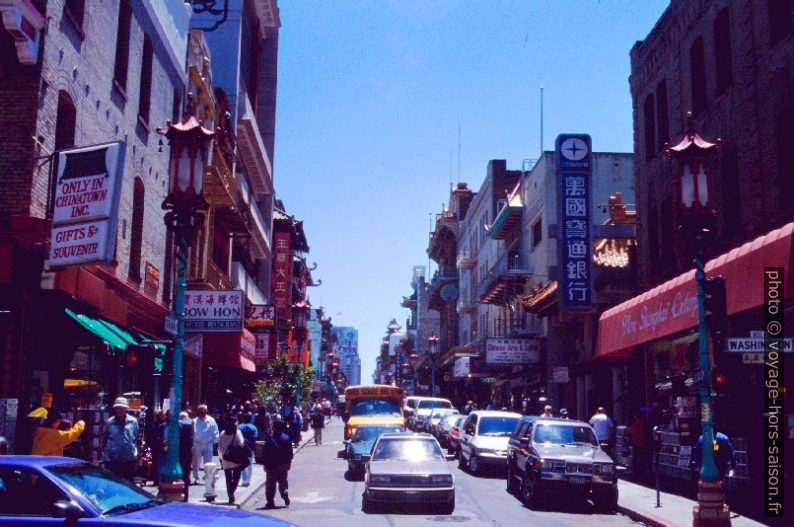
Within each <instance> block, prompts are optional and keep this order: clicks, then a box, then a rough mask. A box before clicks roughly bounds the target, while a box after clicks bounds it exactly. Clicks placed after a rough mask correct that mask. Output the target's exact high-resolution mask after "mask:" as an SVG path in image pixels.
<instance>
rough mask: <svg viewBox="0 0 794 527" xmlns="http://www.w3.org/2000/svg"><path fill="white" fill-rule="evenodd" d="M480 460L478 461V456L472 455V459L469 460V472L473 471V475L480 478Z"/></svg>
mask: <svg viewBox="0 0 794 527" xmlns="http://www.w3.org/2000/svg"><path fill="white" fill-rule="evenodd" d="M481 468H482V467H480V460H479V459H477V456H475V455H474V454H472V455H471V459H469V470H471V473H472V475H474V476H478V475H479V474H480V469H481Z"/></svg>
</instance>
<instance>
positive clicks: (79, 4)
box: [63, 0, 85, 32]
mask: <svg viewBox="0 0 794 527" xmlns="http://www.w3.org/2000/svg"><path fill="white" fill-rule="evenodd" d="M63 15H64V16H65V17H66V18H67V20H69V22H71V23H72V24H74V26H75V27H76V28H77V29H79V30H80V31H81V32H82V29H83V18H84V17H85V0H66V2H65V3H64V4H63Z"/></svg>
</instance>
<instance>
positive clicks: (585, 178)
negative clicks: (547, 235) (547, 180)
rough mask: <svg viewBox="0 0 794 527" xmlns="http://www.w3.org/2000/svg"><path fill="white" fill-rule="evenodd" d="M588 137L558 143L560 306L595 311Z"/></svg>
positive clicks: (577, 136) (563, 137)
mask: <svg viewBox="0 0 794 527" xmlns="http://www.w3.org/2000/svg"><path fill="white" fill-rule="evenodd" d="M591 143H592V142H591V140H590V136H589V135H587V134H560V135H558V136H557V141H556V161H557V162H556V166H557V180H558V187H557V188H558V192H557V195H558V196H559V197H558V200H559V201H558V207H559V213H558V215H559V218H560V222H559V225H560V245H559V255H560V258H559V263H560V267H559V269H560V274H559V277H560V289H559V291H560V292H559V295H560V306H561V307H562V308H563V309H583V310H589V309H592V308H593V272H592V252H593V241H592V239H591V231H592V229H591V226H590V224H591V213H592V211H591V210H590V209H591V205H590V180H591V178H592V172H593V168H592V161H591V152H592V144H591Z"/></svg>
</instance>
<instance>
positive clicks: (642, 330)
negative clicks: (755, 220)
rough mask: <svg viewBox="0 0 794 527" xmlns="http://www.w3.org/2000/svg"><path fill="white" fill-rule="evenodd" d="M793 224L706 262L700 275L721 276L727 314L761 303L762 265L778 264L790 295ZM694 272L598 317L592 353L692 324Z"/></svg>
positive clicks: (793, 290) (619, 349)
mask: <svg viewBox="0 0 794 527" xmlns="http://www.w3.org/2000/svg"><path fill="white" fill-rule="evenodd" d="M793 231H794V223H789V224H788V225H786V226H784V227H782V228H780V229H777V230H774V231H772V232H770V233H769V234H767V235H766V236H761V237H759V238H756V239H755V240H753V241H752V242H748V243H745V244H744V245H742V246H741V247H738V248H736V249H733V250H732V251H730V252H728V253H726V254H723V255H721V256H719V257H717V258H714V259H713V260H710V261H709V262H708V263H706V276H708V277H711V276H722V277H723V278H725V289H726V295H727V304H728V314H729V315H732V314H734V313H740V312H742V311H745V310H747V309H751V308H754V307H758V306H760V305H762V304H763V303H764V267H782V268H783V277H784V279H785V282H784V284H783V287H784V290H783V293H784V298H790V297H791V296H793V295H794V282H793V281H792V279H791V276H790V275H789V270H790V269H793V268H794V266H792V265H791V261H792V256H794V255H792V243H791V241H792V240H791V239H792V232H793ZM697 317H698V311H697V296H696V287H695V271H694V270H692V271H689V272H687V273H684V274H682V275H680V276H678V277H676V278H674V279H672V280H670V281H668V282H665V283H663V284H662V285H660V286H658V287H655V288H653V289H651V290H649V291H646V292H645V293H643V294H641V295H639V296H636V297H634V298H632V299H631V300H627V301H626V302H623V303H622V304H619V305H617V306H615V307H613V308H611V309H609V310H607V311H605V312H604V313H602V315H601V318H600V319H599V321H598V343H597V345H596V353H595V355H596V357H597V358H601V357H603V356H607V355H609V356H612V355H613V354H620V353H625V352H626V351H627V350H629V349H630V348H632V347H633V346H637V345H639V344H643V343H646V342H651V341H653V340H657V339H659V338H662V337H665V336H668V335H672V334H675V333H678V332H681V331H685V330H687V329H690V328H694V327H695V326H697Z"/></svg>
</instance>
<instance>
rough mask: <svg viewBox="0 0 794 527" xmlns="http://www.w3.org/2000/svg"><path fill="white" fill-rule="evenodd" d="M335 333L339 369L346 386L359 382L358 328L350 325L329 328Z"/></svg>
mask: <svg viewBox="0 0 794 527" xmlns="http://www.w3.org/2000/svg"><path fill="white" fill-rule="evenodd" d="M331 331H332V332H333V333H334V335H336V343H335V344H334V347H335V348H336V354H337V357H339V369H340V370H341V371H342V373H344V374H345V377H346V378H347V384H348V386H354V385H357V384H361V358H360V357H359V356H358V330H357V329H356V328H351V327H337V326H334V327H332V328H331Z"/></svg>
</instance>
